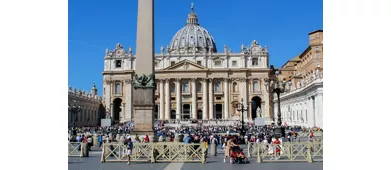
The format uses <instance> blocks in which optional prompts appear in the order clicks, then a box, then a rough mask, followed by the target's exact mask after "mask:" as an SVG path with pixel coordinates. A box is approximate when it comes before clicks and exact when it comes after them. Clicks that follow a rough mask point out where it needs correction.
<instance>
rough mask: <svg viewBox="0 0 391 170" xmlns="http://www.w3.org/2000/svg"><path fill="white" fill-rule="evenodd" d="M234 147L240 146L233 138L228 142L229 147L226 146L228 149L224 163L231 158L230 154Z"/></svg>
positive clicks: (226, 149)
mask: <svg viewBox="0 0 391 170" xmlns="http://www.w3.org/2000/svg"><path fill="white" fill-rule="evenodd" d="M234 146H238V145H237V144H235V143H234V142H233V138H230V139H229V140H228V141H227V146H226V148H225V154H224V162H225V159H226V158H227V157H228V158H229V157H230V156H231V154H230V152H231V149H232V147H234Z"/></svg>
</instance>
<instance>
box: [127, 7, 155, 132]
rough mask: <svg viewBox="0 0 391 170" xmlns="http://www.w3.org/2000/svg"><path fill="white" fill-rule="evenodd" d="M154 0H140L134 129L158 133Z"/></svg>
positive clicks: (134, 89)
mask: <svg viewBox="0 0 391 170" xmlns="http://www.w3.org/2000/svg"><path fill="white" fill-rule="evenodd" d="M154 54H155V53H154V0H139V1H138V16H137V44H136V58H137V59H136V70H135V75H134V78H133V82H132V85H133V93H132V94H133V96H134V97H133V108H134V123H135V126H134V130H133V131H134V132H135V133H137V134H139V135H149V136H150V137H151V138H152V137H153V135H154V131H153V114H154V107H155V88H156V87H155V66H154V64H155V62H154V59H155V56H154Z"/></svg>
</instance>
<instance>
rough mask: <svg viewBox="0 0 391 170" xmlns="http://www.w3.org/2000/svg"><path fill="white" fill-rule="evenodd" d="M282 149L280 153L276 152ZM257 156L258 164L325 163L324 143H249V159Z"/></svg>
mask: <svg viewBox="0 0 391 170" xmlns="http://www.w3.org/2000/svg"><path fill="white" fill-rule="evenodd" d="M276 149H280V153H277V152H276ZM252 156H256V157H257V162H258V163H262V162H284V161H285V162H310V163H311V162H313V161H323V143H322V142H284V143H282V144H280V145H275V144H267V143H251V142H249V143H248V157H252Z"/></svg>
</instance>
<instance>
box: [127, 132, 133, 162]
mask: <svg viewBox="0 0 391 170" xmlns="http://www.w3.org/2000/svg"><path fill="white" fill-rule="evenodd" d="M132 151H133V142H132V138H129V141H128V147H127V156H128V165H129V164H130V155H132V153H133V152H132Z"/></svg>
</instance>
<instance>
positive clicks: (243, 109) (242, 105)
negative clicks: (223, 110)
mask: <svg viewBox="0 0 391 170" xmlns="http://www.w3.org/2000/svg"><path fill="white" fill-rule="evenodd" d="M244 107H245V106H244V104H243V98H242V103H240V109H239V104H236V110H237V111H239V112H242V134H241V135H243V136H244V135H245V134H244V133H245V130H244V111H247V110H248V106H247V107H246V108H247V109H245V108H244Z"/></svg>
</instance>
